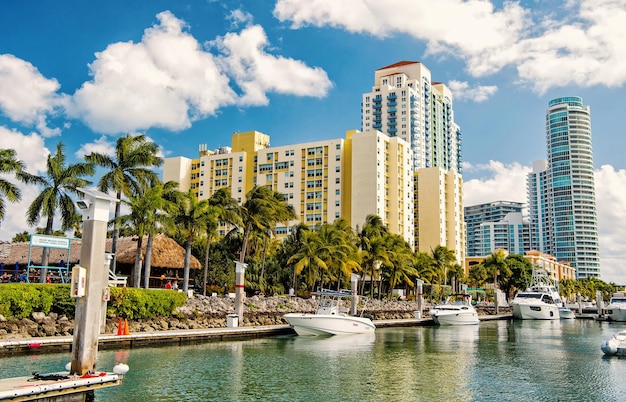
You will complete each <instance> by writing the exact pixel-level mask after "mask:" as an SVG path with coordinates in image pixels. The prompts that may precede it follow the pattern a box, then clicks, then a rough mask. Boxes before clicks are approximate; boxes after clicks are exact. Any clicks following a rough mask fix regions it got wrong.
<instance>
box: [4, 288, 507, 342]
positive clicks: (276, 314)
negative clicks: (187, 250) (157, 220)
mask: <svg viewBox="0 0 626 402" xmlns="http://www.w3.org/2000/svg"><path fill="white" fill-rule="evenodd" d="M363 307H364V309H363ZM315 308H316V301H315V300H312V299H303V298H299V297H294V298H291V299H290V298H288V297H284V296H277V297H264V296H252V297H248V298H246V300H245V303H244V312H243V315H244V318H243V322H240V323H239V326H260V325H281V324H286V322H285V321H284V320H283V319H282V317H283V315H285V314H287V313H313V312H315ZM428 309H429V305H428V304H425V305H424V307H423V310H424V313H427V311H428ZM416 310H417V302H415V301H390V300H368V301H367V303H366V304H365V305H364V306H363V305H360V306H359V308H358V312H359V313H360V312H361V311H364V312H365V313H367V314H369V315H371V316H372V317H373V319H374V320H401V319H413V318H415V311H416ZM477 310H478V313H479V314H482V315H487V314H495V308H494V307H493V305H491V306H489V305H479V306H477ZM234 312H235V302H234V299H232V298H228V297H221V296H195V297H192V298H189V299H188V300H187V303H186V304H185V305H184V306H182V307H179V308H178V309H177V310H176V311H175V312H174V314H173V315H172V316H170V317H156V318H152V319H139V320H129V321H128V326H129V330H130V332H156V331H165V330H174V329H205V328H221V327H226V316H227V315H228V314H233V313H234ZM508 312H510V311H509V309H508V308H502V307H501V308H500V313H501V314H503V313H508ZM426 315H427V314H426ZM118 321H119V318H118V317H108V318H107V324H106V330H105V333H107V334H114V333H116V332H117V327H118ZM73 330H74V321H73V320H70V319H68V318H67V317H66V316H59V315H57V314H55V313H50V314H48V315H46V314H44V313H38V312H35V313H33V314H32V316H31V317H30V318H23V319H20V320H18V319H12V320H8V319H6V318H5V317H3V316H2V315H0V340H12V339H23V338H33V337H47V336H70V335H72V333H73Z"/></svg>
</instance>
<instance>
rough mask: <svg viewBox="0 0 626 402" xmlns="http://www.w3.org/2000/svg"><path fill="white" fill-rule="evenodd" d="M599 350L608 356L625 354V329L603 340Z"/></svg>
mask: <svg viewBox="0 0 626 402" xmlns="http://www.w3.org/2000/svg"><path fill="white" fill-rule="evenodd" d="M600 350H602V352H604V354H605V355H608V356H626V330H624V331H620V332H618V333H616V334H615V335H613V337H612V338H611V339H609V340H608V341H605V342H604V343H603V344H602V345H601V346H600Z"/></svg>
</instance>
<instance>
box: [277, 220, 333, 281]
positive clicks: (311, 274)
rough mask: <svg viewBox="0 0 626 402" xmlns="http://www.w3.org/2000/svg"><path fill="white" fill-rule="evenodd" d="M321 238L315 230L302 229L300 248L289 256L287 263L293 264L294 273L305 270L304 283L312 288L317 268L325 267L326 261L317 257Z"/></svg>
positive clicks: (297, 273)
mask: <svg viewBox="0 0 626 402" xmlns="http://www.w3.org/2000/svg"><path fill="white" fill-rule="evenodd" d="M321 247H322V243H321V239H320V237H319V234H318V233H317V232H311V231H308V230H306V231H302V234H301V239H300V248H299V249H298V250H297V252H296V253H295V254H294V255H292V256H291V258H289V260H288V261H287V263H288V264H294V265H293V267H294V275H300V274H301V273H302V271H304V270H306V272H305V283H306V285H307V286H308V287H309V288H314V285H315V282H316V280H317V272H318V270H319V269H326V268H327V266H326V263H325V262H324V260H323V259H321V258H320V257H319V254H320V251H319V250H320V248H321Z"/></svg>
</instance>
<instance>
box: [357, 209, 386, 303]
mask: <svg viewBox="0 0 626 402" xmlns="http://www.w3.org/2000/svg"><path fill="white" fill-rule="evenodd" d="M387 233H388V230H387V227H386V226H385V225H384V224H383V220H382V219H381V218H380V216H378V215H368V216H367V217H366V218H365V224H364V225H363V228H362V229H361V230H360V231H359V234H358V237H359V246H360V248H361V256H362V262H363V267H364V269H365V272H366V273H367V272H369V274H370V297H374V282H375V281H376V275H377V270H378V268H379V267H380V266H381V264H384V263H388V262H389V260H388V258H387V251H386V249H385V247H384V237H385V235H387ZM364 286H365V281H362V282H361V294H362V293H363V287H364ZM379 296H380V295H379Z"/></svg>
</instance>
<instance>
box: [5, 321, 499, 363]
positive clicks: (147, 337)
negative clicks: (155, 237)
mask: <svg viewBox="0 0 626 402" xmlns="http://www.w3.org/2000/svg"><path fill="white" fill-rule="evenodd" d="M510 318H511V314H500V315H483V316H480V320H481V321H488V320H506V319H510ZM374 324H375V325H376V327H377V328H385V327H411V326H431V325H434V322H433V320H432V319H431V318H422V319H401V320H375V321H374ZM293 334H295V332H294V331H293V329H292V328H291V327H290V326H289V325H287V324H284V325H263V326H246V327H234V328H206V329H178V330H166V331H154V332H135V333H131V334H128V335H115V334H102V335H100V336H99V340H98V347H99V349H123V348H135V347H141V346H153V345H159V344H163V345H166V344H167V345H173V344H179V345H184V344H190V343H196V342H220V341H226V340H241V339H250V338H262V337H268V336H277V335H293ZM72 341H73V337H72V336H47V337H38V338H22V339H12V340H1V341H0V356H1V355H8V354H19V353H43V352H62V351H69V350H71V347H72Z"/></svg>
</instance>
